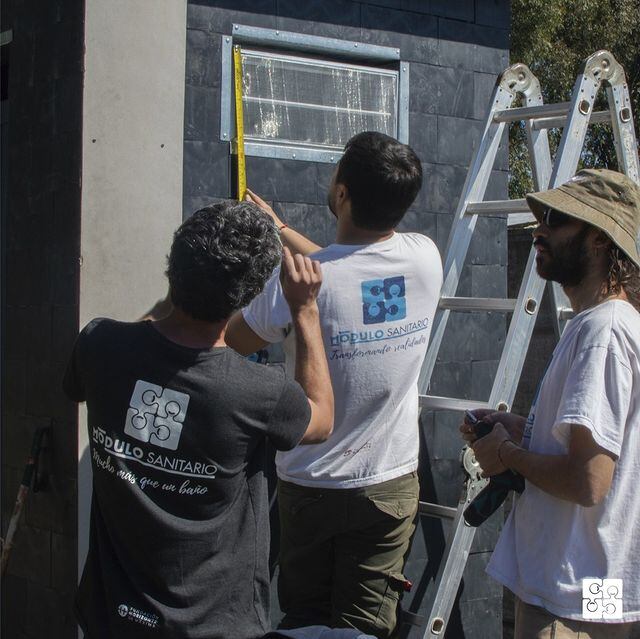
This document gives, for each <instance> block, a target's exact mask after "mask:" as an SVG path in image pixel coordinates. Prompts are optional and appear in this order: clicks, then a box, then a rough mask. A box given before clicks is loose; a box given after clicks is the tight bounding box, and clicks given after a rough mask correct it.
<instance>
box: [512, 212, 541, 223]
mask: <svg viewBox="0 0 640 639" xmlns="http://www.w3.org/2000/svg"><path fill="white" fill-rule="evenodd" d="M537 223H538V221H537V220H536V218H535V215H534V214H533V213H514V214H513V215H510V216H509V219H508V220H507V226H520V225H521V224H537Z"/></svg>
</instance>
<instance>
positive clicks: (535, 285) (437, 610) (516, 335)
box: [424, 70, 551, 638]
mask: <svg viewBox="0 0 640 639" xmlns="http://www.w3.org/2000/svg"><path fill="white" fill-rule="evenodd" d="M527 71H528V70H527ZM523 93H524V95H525V98H526V103H527V106H528V107H539V106H541V105H542V103H543V99H542V93H541V91H540V85H539V82H538V80H537V78H536V77H535V76H534V75H533V74H531V73H530V72H529V73H528V77H527V85H526V89H525V90H524V91H523ZM526 129H527V143H528V149H529V156H530V159H531V168H532V174H533V178H534V183H535V185H536V188H545V187H546V185H547V184H548V181H549V179H550V175H551V154H550V151H549V139H548V133H547V131H546V130H534V128H533V127H532V122H531V121H528V122H527V124H526ZM478 200H479V199H478ZM478 200H476V201H478ZM472 201H473V200H472ZM532 253H533V252H532ZM533 259H534V255H530V257H529V261H530V262H531V260H533ZM525 273H526V274H530V273H533V277H531V276H529V277H528V278H527V282H526V284H525V283H523V285H521V287H520V291H519V295H518V300H517V301H516V313H514V318H513V319H512V321H511V324H510V328H512V330H511V331H510V339H509V337H508V339H507V341H505V345H504V347H503V350H502V358H501V361H502V359H504V356H505V353H507V352H508V351H509V350H514V349H515V348H516V346H517V345H518V341H517V340H520V347H519V348H518V349H517V350H518V358H520V357H521V359H522V360H523V361H524V357H525V355H526V346H527V344H528V341H529V338H530V335H531V332H532V331H533V324H534V322H535V312H537V308H535V309H534V311H535V312H534V314H533V317H532V318H531V319H530V320H528V321H527V314H526V313H527V312H529V311H530V310H531V308H530V306H527V300H528V299H529V297H531V296H533V295H536V293H537V296H538V297H539V296H540V295H541V291H542V290H543V288H544V282H542V280H540V278H538V277H537V275H536V274H535V272H533V267H532V265H529V268H528V269H527V270H526V271H525ZM534 289H539V291H538V290H534ZM518 309H521V310H520V313H518ZM527 309H528V310H527ZM516 315H518V318H519V319H518V318H516ZM516 327H519V330H518V331H516V330H515V329H516ZM520 327H522V328H520ZM443 330H444V329H443ZM440 339H442V336H440ZM438 347H439V344H438ZM437 350H438V349H437V348H436V349H435V351H436V353H435V354H434V355H432V357H433V363H432V364H431V369H430V370H429V375H430V374H431V372H432V370H433V365H434V364H435V357H436V355H437ZM520 351H521V352H522V354H521V355H520ZM520 368H521V365H520ZM497 384H498V382H496V381H495V380H494V383H493V387H492V392H491V397H490V398H489V402H488V404H489V406H497V405H498V403H499V402H498V401H497V400H496V396H497V395H499V394H500V393H501V392H502V389H501V388H500V389H499V391H497V390H496V386H497ZM513 395H515V388H514V390H513ZM508 399H509V404H510V403H511V401H512V398H508ZM468 482H469V484H470V485H469V486H468V491H467V492H466V499H465V498H464V497H463V499H462V500H461V502H460V504H459V505H458V512H457V514H456V518H455V519H454V522H453V527H452V530H451V533H450V536H449V540H448V543H447V547H446V548H447V549H446V551H445V556H444V557H443V558H442V561H441V563H440V567H439V569H438V573H437V575H436V579H435V588H436V590H435V592H436V594H435V597H434V600H433V602H432V604H431V610H430V612H429V618H428V621H427V625H426V632H425V634H424V637H425V638H426V637H431V636H436V635H439V634H440V632H444V630H445V628H446V625H447V623H448V621H449V616H450V615H451V610H452V608H453V603H454V600H455V596H456V593H457V591H458V587H459V584H460V580H461V579H462V575H463V572H464V568H465V565H466V560H467V557H468V555H469V552H470V549H471V545H472V543H473V539H474V536H475V528H472V527H471V526H468V525H467V524H466V523H465V521H464V517H463V513H464V509H465V508H466V506H467V504H469V503H470V501H472V500H473V498H474V497H475V495H476V494H477V492H478V490H479V488H478V485H477V483H476V482H475V481H474V480H473V479H471V478H470V479H469V480H468ZM436 628H440V630H439V631H438V632H435V629H436Z"/></svg>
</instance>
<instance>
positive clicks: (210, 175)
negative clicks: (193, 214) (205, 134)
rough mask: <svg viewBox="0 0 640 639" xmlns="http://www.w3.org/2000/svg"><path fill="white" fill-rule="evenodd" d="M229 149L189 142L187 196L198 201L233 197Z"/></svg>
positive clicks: (185, 172)
mask: <svg viewBox="0 0 640 639" xmlns="http://www.w3.org/2000/svg"><path fill="white" fill-rule="evenodd" d="M232 161H235V158H233V159H232V158H231V156H230V155H229V145H228V144H223V143H219V144H218V143H210V142H199V141H196V140H185V143H184V195H185V196H198V197H219V198H220V197H221V198H225V197H229V195H230V192H231V187H230V183H229V176H230V163H231V162H232Z"/></svg>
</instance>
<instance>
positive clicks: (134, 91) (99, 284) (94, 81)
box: [78, 0, 186, 570]
mask: <svg viewBox="0 0 640 639" xmlns="http://www.w3.org/2000/svg"><path fill="white" fill-rule="evenodd" d="M185 25H186V3H185V1H184V0H141V1H139V2H130V0H110V1H109V2H104V1H102V0H87V2H86V22H85V50H86V54H85V78H84V108H83V118H82V125H83V140H82V175H83V185H82V232H81V260H82V266H81V270H80V306H79V313H80V326H81V327H82V326H84V325H85V324H86V323H87V322H88V321H89V320H91V319H92V318H94V317H105V316H106V317H112V318H116V319H123V320H135V319H137V318H138V317H140V316H141V315H143V314H144V313H145V312H146V311H147V310H148V309H149V308H150V307H151V306H152V304H153V303H154V302H155V301H156V300H157V299H159V298H161V297H164V295H165V294H166V289H167V284H166V278H165V277H164V270H165V268H166V255H167V253H168V250H169V246H170V243H171V236H172V233H173V231H174V230H175V228H176V227H177V226H178V224H179V223H180V221H181V208H182V207H181V203H182V129H183V109H184V106H183V105H184V64H185V62H184V61H185V42H186V33H185ZM87 443H88V442H87V432H86V415H85V412H84V410H82V411H81V413H80V420H79V430H78V459H79V470H78V478H79V481H80V483H79V486H80V487H81V491H80V495H79V500H78V510H79V518H78V537H79V562H78V563H79V569H80V570H81V567H82V566H81V564H82V561H83V558H84V555H85V554H86V543H87V535H88V512H89V504H90V473H91V469H90V465H89V462H88V459H87V455H86V450H87Z"/></svg>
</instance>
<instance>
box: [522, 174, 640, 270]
mask: <svg viewBox="0 0 640 639" xmlns="http://www.w3.org/2000/svg"><path fill="white" fill-rule="evenodd" d="M526 199H527V204H528V205H529V208H530V209H531V212H532V213H533V215H534V216H535V218H536V220H538V222H541V221H542V215H543V213H544V211H545V209H547V208H552V209H555V210H556V211H560V212H561V213H565V214H566V215H569V216H571V217H574V218H576V219H578V220H582V221H583V222H587V224H591V225H592V226H595V227H596V228H598V229H600V230H601V231H604V233H606V234H607V236H608V237H609V238H610V239H611V241H612V242H613V243H614V244H615V245H616V246H618V247H619V248H620V249H621V250H622V251H624V253H625V255H627V257H629V258H630V259H631V260H632V261H633V262H634V263H635V264H636V265H637V266H638V267H640V254H639V253H638V247H637V246H636V242H635V240H634V239H633V238H632V237H631V236H630V235H629V234H628V233H627V232H625V231H624V230H623V229H622V228H621V227H620V226H619V225H618V224H616V222H615V220H613V219H612V218H611V217H609V216H608V215H605V214H604V213H602V212H600V211H598V209H595V208H593V207H592V206H589V205H588V204H585V203H584V202H582V201H581V200H578V199H577V198H575V197H573V195H571V194H570V193H567V192H566V191H564V190H563V188H562V186H559V187H558V188H555V189H551V190H549V191H539V192H537V193H527V195H526Z"/></svg>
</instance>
